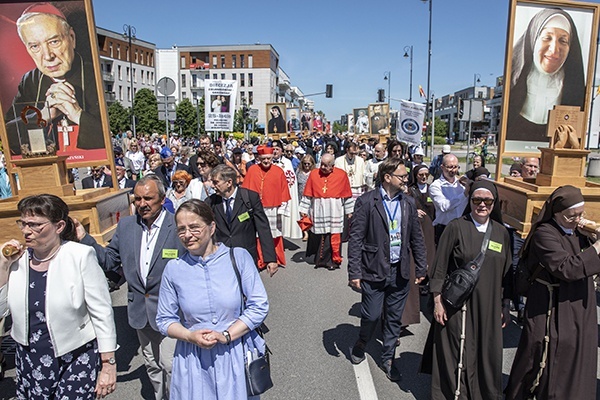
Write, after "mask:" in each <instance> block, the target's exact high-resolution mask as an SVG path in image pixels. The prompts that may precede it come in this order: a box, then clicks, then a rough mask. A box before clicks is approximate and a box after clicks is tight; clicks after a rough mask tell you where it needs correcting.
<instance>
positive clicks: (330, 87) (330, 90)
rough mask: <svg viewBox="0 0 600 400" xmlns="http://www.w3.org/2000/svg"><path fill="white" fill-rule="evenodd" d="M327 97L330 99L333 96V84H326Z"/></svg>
mask: <svg viewBox="0 0 600 400" xmlns="http://www.w3.org/2000/svg"><path fill="white" fill-rule="evenodd" d="M325 97H327V98H328V99H330V98H332V97H333V85H330V84H327V85H326V86H325Z"/></svg>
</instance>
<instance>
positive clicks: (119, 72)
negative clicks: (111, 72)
mask: <svg viewBox="0 0 600 400" xmlns="http://www.w3.org/2000/svg"><path fill="white" fill-rule="evenodd" d="M117 76H118V77H119V80H120V81H122V80H123V70H122V68H121V66H120V65H118V66H117Z"/></svg>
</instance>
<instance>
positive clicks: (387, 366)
mask: <svg viewBox="0 0 600 400" xmlns="http://www.w3.org/2000/svg"><path fill="white" fill-rule="evenodd" d="M378 177H379V181H380V182H381V184H380V185H379V186H377V187H376V188H375V190H372V191H370V192H367V193H365V194H363V195H362V196H360V197H359V198H358V199H356V205H355V208H354V214H353V216H352V222H351V227H350V239H349V241H348V279H349V282H348V285H349V286H350V287H351V288H353V289H355V290H358V291H360V292H361V293H362V299H361V319H360V333H359V337H358V340H357V342H356V344H355V345H354V347H353V348H352V354H351V361H352V363H354V364H359V363H361V362H362V361H363V360H364V359H365V346H366V344H367V342H368V341H369V340H370V339H371V337H372V336H373V331H374V330H375V326H376V325H377V321H378V320H379V317H380V316H381V312H382V309H384V308H385V313H384V316H383V318H382V326H383V348H382V350H381V361H382V362H381V369H383V371H384V372H385V374H386V376H387V378H388V379H390V380H392V381H397V380H400V378H401V375H400V372H399V370H398V369H397V368H396V367H395V366H394V356H395V349H396V342H397V339H398V337H399V336H400V330H401V327H402V326H401V320H402V312H403V311H404V305H405V304H406V298H407V296H408V291H409V289H410V285H409V283H410V282H409V279H410V253H412V256H413V257H414V260H415V268H416V274H415V276H416V278H417V279H416V281H417V282H416V283H420V282H421V281H422V280H423V279H424V278H425V275H426V273H427V257H426V253H425V252H426V250H425V243H424V240H423V234H422V232H421V227H420V225H419V221H418V217H417V215H418V214H417V208H416V206H415V203H414V200H413V199H412V198H411V197H408V196H405V195H404V194H403V188H404V186H405V185H406V182H407V180H408V173H407V172H406V167H405V166H404V162H403V161H402V160H401V159H399V158H391V159H390V158H388V159H386V160H385V161H383V162H382V163H381V164H380V165H379V171H378Z"/></svg>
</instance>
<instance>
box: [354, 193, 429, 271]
mask: <svg viewBox="0 0 600 400" xmlns="http://www.w3.org/2000/svg"><path fill="white" fill-rule="evenodd" d="M400 208H401V211H402V214H401V216H402V217H401V218H402V221H401V224H400V229H401V238H402V244H401V248H400V272H401V275H402V277H403V278H404V279H409V278H410V253H409V252H411V253H412V256H413V258H414V260H415V268H416V277H417V278H420V277H424V276H425V275H426V274H427V254H426V249H425V241H424V240H423V233H422V231H421V225H420V224H419V220H418V216H417V215H418V214H417V207H416V205H415V201H414V200H413V199H412V198H411V197H409V196H405V195H402V198H401V200H400ZM350 224H351V225H350V238H349V240H348V277H349V279H362V280H365V281H369V282H380V281H384V280H386V279H387V277H388V276H389V275H390V235H389V224H388V220H387V215H386V212H385V209H384V206H383V199H382V196H381V191H380V186H377V187H376V188H375V190H371V191H370V192H367V193H365V194H363V195H362V196H360V197H359V198H358V199H356V204H355V207H354V213H353V214H352V220H351V221H350Z"/></svg>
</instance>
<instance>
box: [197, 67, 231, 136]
mask: <svg viewBox="0 0 600 400" xmlns="http://www.w3.org/2000/svg"><path fill="white" fill-rule="evenodd" d="M205 88H206V89H205V90H206V100H207V101H206V106H205V107H206V112H205V118H204V126H205V129H206V130H207V131H209V132H231V131H233V117H234V114H235V101H236V98H237V81H233V80H217V79H207V80H205Z"/></svg>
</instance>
